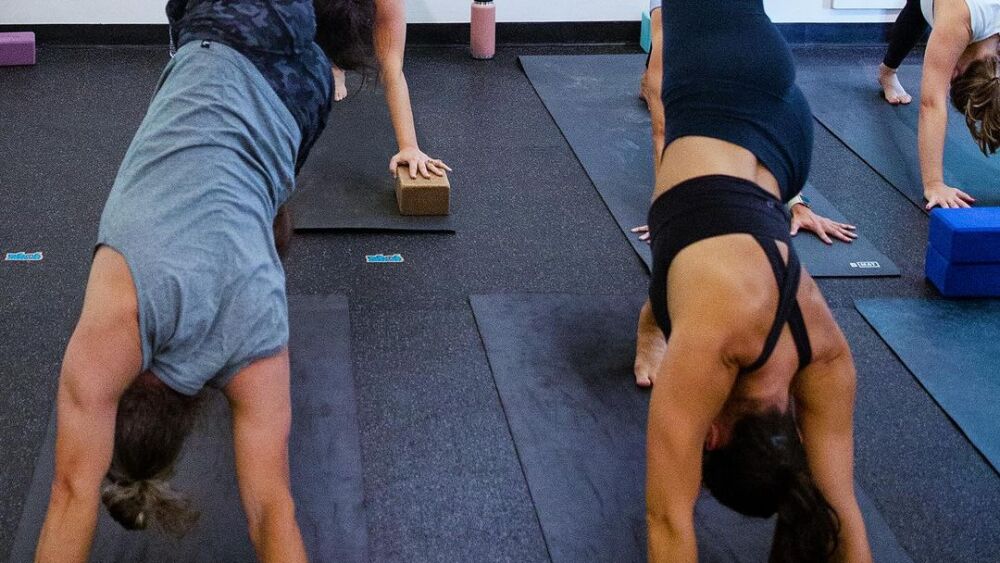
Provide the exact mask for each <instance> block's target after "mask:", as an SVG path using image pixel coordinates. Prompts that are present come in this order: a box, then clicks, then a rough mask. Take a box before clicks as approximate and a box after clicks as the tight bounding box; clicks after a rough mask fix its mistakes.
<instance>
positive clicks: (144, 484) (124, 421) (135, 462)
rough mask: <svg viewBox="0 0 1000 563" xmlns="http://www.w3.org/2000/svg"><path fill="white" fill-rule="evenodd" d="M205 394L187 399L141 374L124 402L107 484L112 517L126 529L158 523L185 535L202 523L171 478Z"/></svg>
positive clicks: (105, 499)
mask: <svg viewBox="0 0 1000 563" xmlns="http://www.w3.org/2000/svg"><path fill="white" fill-rule="evenodd" d="M200 405H201V396H194V397H189V396H187V395H182V394H180V393H178V392H176V391H174V390H172V389H170V388H169V387H167V386H166V385H164V384H163V383H162V382H160V381H159V380H157V379H156V378H155V376H153V375H151V374H148V373H146V374H143V375H140V376H139V378H138V379H136V381H134V382H133V383H132V385H130V386H129V388H128V389H126V390H125V393H124V394H123V395H122V398H121V399H120V400H119V402H118V415H117V417H116V420H115V446H114V455H113V456H112V460H111V467H110V468H109V470H108V473H107V475H106V476H105V479H104V483H103V484H102V486H101V501H102V502H103V503H104V506H105V507H106V508H107V509H108V514H110V515H111V517H112V518H114V519H115V521H116V522H118V523H119V524H121V526H122V527H123V528H125V529H126V530H145V529H147V528H149V527H150V526H151V525H153V524H155V525H157V526H158V527H159V528H161V529H162V530H163V531H165V532H166V533H168V534H170V535H172V536H175V537H181V536H183V535H184V534H186V533H187V532H188V531H189V530H190V529H191V527H192V526H194V524H195V523H196V522H197V520H198V513H197V512H196V511H194V510H192V508H191V503H190V502H189V501H188V500H187V499H186V498H185V497H184V496H183V495H181V494H180V493H178V492H177V491H176V490H174V489H173V488H171V487H170V485H169V484H168V483H167V480H168V479H169V478H170V477H171V475H173V471H174V465H175V463H176V462H177V458H178V456H179V455H180V452H181V449H182V448H183V446H184V440H185V438H186V437H187V436H188V434H190V433H191V430H192V429H193V428H194V424H195V420H196V418H197V415H198V412H199V407H200Z"/></svg>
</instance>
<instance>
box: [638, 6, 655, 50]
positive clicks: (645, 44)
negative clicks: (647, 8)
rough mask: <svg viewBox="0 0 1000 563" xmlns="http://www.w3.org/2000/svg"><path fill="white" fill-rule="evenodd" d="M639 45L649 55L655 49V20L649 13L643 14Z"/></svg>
mask: <svg viewBox="0 0 1000 563" xmlns="http://www.w3.org/2000/svg"><path fill="white" fill-rule="evenodd" d="M639 45H640V46H641V47H642V50H643V51H646V52H647V53H648V52H650V51H651V50H652V49H653V20H652V19H650V17H649V12H643V13H642V31H641V32H640V35H639Z"/></svg>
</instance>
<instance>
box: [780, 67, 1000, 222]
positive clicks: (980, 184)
mask: <svg viewBox="0 0 1000 563" xmlns="http://www.w3.org/2000/svg"><path fill="white" fill-rule="evenodd" d="M875 76H876V65H875V64H871V65H866V64H860V63H858V64H838V65H830V64H822V65H811V66H800V67H799V70H798V83H799V86H800V87H801V88H802V90H803V91H804V92H805V94H806V97H808V98H809V105H810V106H812V111H813V115H815V116H816V118H817V119H818V120H819V121H820V123H822V124H823V126H824V127H826V128H827V129H829V130H830V132H831V133H833V134H834V135H835V136H836V137H837V138H838V139H840V140H841V141H842V142H843V143H844V144H845V145H847V147H848V148H850V149H851V150H852V151H854V153H855V154H857V155H858V156H859V157H861V159H862V160H864V161H865V162H866V163H868V165H869V166H871V167H872V169H874V170H875V171H876V172H878V173H879V174H880V175H881V176H882V177H883V178H885V180H886V181H887V182H889V183H890V184H892V186H893V187H895V188H896V189H897V190H899V192H900V193H902V194H903V195H904V196H906V197H907V199H909V200H910V201H912V202H913V203H914V204H915V205H917V206H919V207H920V208H921V209H923V207H924V205H925V202H924V199H923V197H924V196H923V184H922V183H921V180H920V161H919V159H918V157H917V121H918V117H919V112H920V77H921V68H920V66H918V65H903V66H901V67H900V69H899V78H900V81H901V82H902V83H903V86H904V87H905V88H906V90H907V91H908V92H909V93H910V94H911V95H912V96H913V102H912V103H911V104H909V105H907V106H890V105H889V104H888V103H886V102H885V100H884V99H883V98H882V91H881V89H880V88H879V86H878V82H877V81H876V80H875ZM944 179H945V182H946V183H948V185H950V186H953V187H956V188H959V189H962V190H964V191H966V192H968V193H969V194H971V195H972V196H973V197H975V198H976V199H977V200H978V203H979V205H1000V156H993V157H987V156H985V155H983V153H982V152H980V151H979V147H977V146H976V143H975V141H973V140H972V136H971V135H969V130H968V128H967V127H966V126H965V118H964V117H963V116H962V115H961V114H960V113H958V112H957V111H956V110H955V109H954V108H952V107H951V106H950V105H949V107H948V135H947V140H946V143H945V154H944Z"/></svg>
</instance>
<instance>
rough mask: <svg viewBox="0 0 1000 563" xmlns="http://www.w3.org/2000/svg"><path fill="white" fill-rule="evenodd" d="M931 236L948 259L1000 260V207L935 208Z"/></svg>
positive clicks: (940, 252) (932, 216) (934, 244)
mask: <svg viewBox="0 0 1000 563" xmlns="http://www.w3.org/2000/svg"><path fill="white" fill-rule="evenodd" d="M929 239H930V244H931V246H933V247H934V249H935V250H936V251H937V252H938V253H939V254H940V255H941V256H942V257H944V259H945V260H947V261H948V262H952V263H955V264H970V263H971V264H982V263H994V262H1000V207H973V208H970V209H935V210H934V211H933V212H931V230H930V237H929Z"/></svg>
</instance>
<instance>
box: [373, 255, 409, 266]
mask: <svg viewBox="0 0 1000 563" xmlns="http://www.w3.org/2000/svg"><path fill="white" fill-rule="evenodd" d="M365 262H367V263H369V264H402V263H403V262H405V260H403V255H402V254H393V255H391V256H386V255H385V254H369V255H368V256H365Z"/></svg>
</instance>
